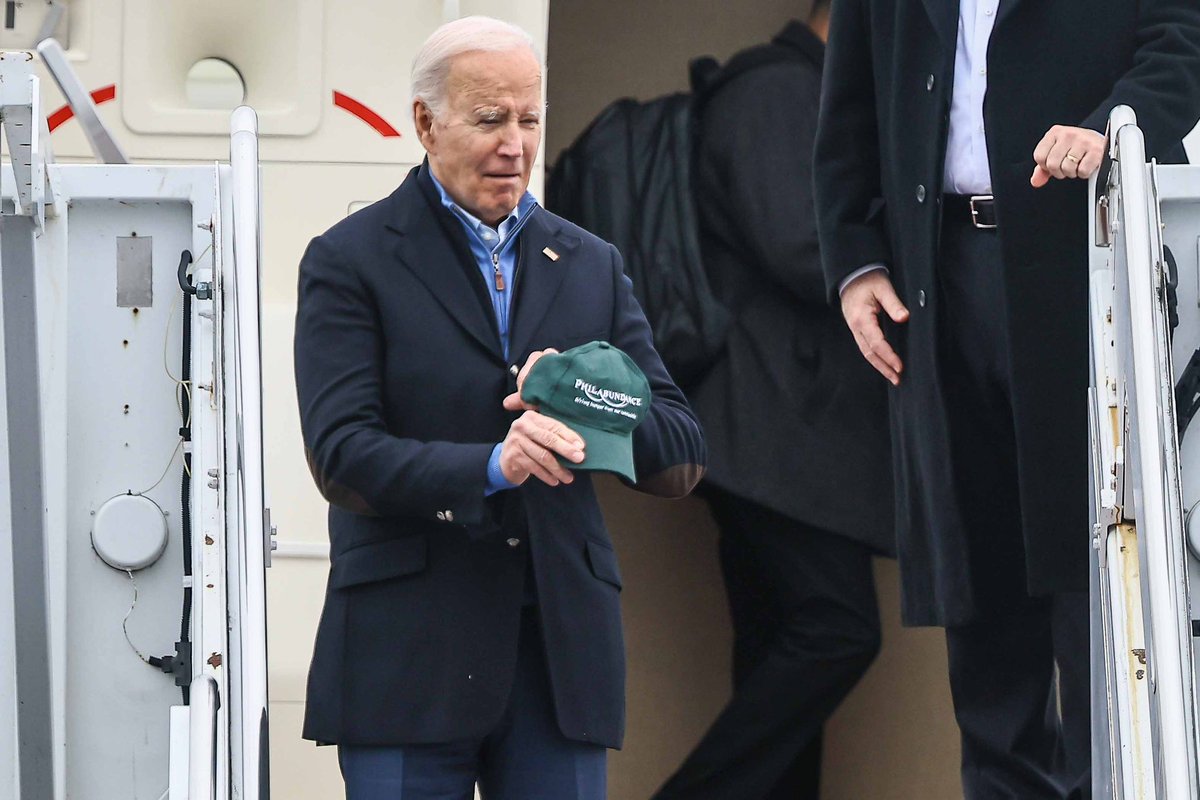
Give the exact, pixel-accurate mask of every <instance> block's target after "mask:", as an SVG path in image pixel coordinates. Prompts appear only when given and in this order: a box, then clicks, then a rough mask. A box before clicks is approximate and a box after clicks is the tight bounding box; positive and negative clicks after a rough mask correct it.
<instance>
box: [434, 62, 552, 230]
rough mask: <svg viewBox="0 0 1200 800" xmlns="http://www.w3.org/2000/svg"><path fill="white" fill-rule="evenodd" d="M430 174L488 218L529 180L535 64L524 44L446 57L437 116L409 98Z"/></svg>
mask: <svg viewBox="0 0 1200 800" xmlns="http://www.w3.org/2000/svg"><path fill="white" fill-rule="evenodd" d="M413 116H414V120H415V122H416V127H417V134H418V136H420V138H421V144H422V145H424V147H425V150H426V151H427V152H428V153H429V165H430V167H431V168H432V170H433V174H434V175H435V176H436V177H437V179H438V181H440V182H441V184H442V186H443V187H445V189H446V192H447V193H448V194H449V195H450V196H451V197H452V198H454V201H455V202H457V203H458V204H459V205H461V206H462V207H463V208H464V209H466V210H467V211H469V212H470V213H471V214H473V215H475V216H476V217H478V218H479V219H481V220H483V221H484V222H486V223H488V224H489V225H495V224H496V223H498V222H499V221H500V220H502V219H504V217H506V216H508V214H509V213H510V212H512V210H513V209H514V208H516V207H517V203H518V201H520V199H521V197H522V196H523V195H524V194H525V189H526V188H527V187H528V186H529V174H530V172H531V171H532V170H533V162H534V159H535V158H536V157H537V150H538V144H539V142H540V141H541V136H542V71H541V66H540V65H539V64H538V62H537V59H536V58H535V57H534V56H533V53H531V52H529V50H527V49H526V48H518V49H514V50H508V51H504V52H498V53H493V52H482V51H480V52H472V53H464V54H462V55H460V56H457V57H455V58H454V60H453V61H452V62H451V63H450V73H449V75H448V77H447V84H446V99H445V103H444V105H443V107H442V110H441V114H440V115H438V116H437V117H434V115H433V114H432V113H431V112H430V110H429V108H428V107H427V106H426V105H425V104H424V103H422V102H421V101H419V100H418V101H416V102H414V103H413Z"/></svg>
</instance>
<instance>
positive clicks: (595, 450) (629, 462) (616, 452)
mask: <svg viewBox="0 0 1200 800" xmlns="http://www.w3.org/2000/svg"><path fill="white" fill-rule="evenodd" d="M542 413H545V412H542ZM563 422H564V424H566V425H567V426H568V427H570V428H571V430H573V431H575V432H576V433H578V434H579V435H580V436H581V437H583V441H584V445H585V446H584V448H583V461H581V462H580V463H578V464H576V463H574V462H572V461H566V460H563V459H559V460H560V461H562V463H563V464H565V465H566V466H568V467H570V468H571V469H585V470H592V471H596V472H614V473H616V474H617V475H620V476H622V477H624V478H628V479H629V482H630V483H637V474H636V473H635V472H634V469H633V434H632V433H613V432H612V431H604V430H600V429H599V428H589V427H588V426H586V425H580V424H579V422H578V421H565V420H564V421H563Z"/></svg>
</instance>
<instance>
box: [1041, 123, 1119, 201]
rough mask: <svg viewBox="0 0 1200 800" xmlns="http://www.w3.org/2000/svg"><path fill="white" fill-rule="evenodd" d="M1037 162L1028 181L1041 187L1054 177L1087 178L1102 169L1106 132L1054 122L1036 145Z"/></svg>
mask: <svg viewBox="0 0 1200 800" xmlns="http://www.w3.org/2000/svg"><path fill="white" fill-rule="evenodd" d="M1033 160H1034V162H1036V164H1037V166H1035V167H1034V168H1033V175H1031V176H1030V178H1029V182H1030V183H1031V184H1032V185H1033V188H1035V189H1040V188H1041V187H1043V186H1045V185H1046V184H1047V183H1049V182H1050V179H1051V178H1058V179H1060V180H1061V179H1062V178H1082V179H1084V180H1087V179H1088V178H1090V177H1091V176H1092V173H1093V172H1095V171H1096V170H1098V169H1100V162H1101V161H1103V160H1104V134H1101V133H1097V132H1096V131H1094V130H1091V129H1090V128H1072V127H1070V126H1067V125H1055V126H1054V127H1053V128H1051V129H1050V130H1048V131H1046V135H1045V136H1043V137H1042V140H1041V141H1040V142H1038V146H1037V147H1035V148H1034V149H1033Z"/></svg>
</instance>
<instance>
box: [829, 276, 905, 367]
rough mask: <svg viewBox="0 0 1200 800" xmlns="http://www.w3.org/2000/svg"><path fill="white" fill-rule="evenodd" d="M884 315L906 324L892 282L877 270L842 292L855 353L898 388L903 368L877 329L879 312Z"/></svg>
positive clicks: (844, 310)
mask: <svg viewBox="0 0 1200 800" xmlns="http://www.w3.org/2000/svg"><path fill="white" fill-rule="evenodd" d="M880 311H885V312H887V315H888V316H889V317H891V318H892V321H893V322H897V323H901V322H907V321H908V309H907V308H905V307H904V304H903V303H901V302H900V298H899V297H897V296H896V290H895V288H893V287H892V281H891V278H889V277H888V274H887V272H886V271H885V270H882V269H877V270H872V271H871V272H867V273H865V274H863V275H860V276H858V277H857V278H855V279H854V280H852V281H851V282H850V284H849V285H848V286H846V288H845V290H844V291H843V292H842V316H844V317H845V318H846V324H847V325H849V326H850V331H851V332H852V333H853V334H854V341H856V342H858V349H859V350H861V351H862V354H863V357H864V358H866V359H867V361H869V362H870V363H871V366H872V367H874V368H875V369H877V370H878V371H879V374H880V375H882V376H883V377H885V378H887V379H888V380H889V381H891V382H892V385H893V386H899V385H900V373H901V372H902V371H903V370H904V364H903V363H902V362H901V361H900V356H898V355H896V351H895V350H893V349H892V346H891V345H890V344H888V340H887V339H886V338H885V337H884V335H883V328H881V327H879V312H880Z"/></svg>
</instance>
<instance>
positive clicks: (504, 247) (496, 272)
mask: <svg viewBox="0 0 1200 800" xmlns="http://www.w3.org/2000/svg"><path fill="white" fill-rule="evenodd" d="M429 177H430V178H432V179H433V185H434V186H435V187H437V191H438V195H439V196H440V197H441V198H442V205H444V206H445V207H446V208H448V209H450V213H452V214H453V215H454V217H455V218H456V219H457V220H458V221H459V222H460V223H462V226H463V230H464V231H466V234H467V244H468V245H470V247H471V255H472V256H474V257H475V263H476V264H477V265H478V266H479V271H480V272H482V273H483V279H484V284H485V285H486V286H487V290H488V295H489V296H490V297H491V298H492V311H493V312H494V313H495V314H496V327H497V328H498V329H499V331H500V344H501V347H503V349H504V358H505V359H507V358H508V314H509V310H510V309H511V308H512V293H513V279H514V278H515V277H516V272H517V238H518V235H519V234H520V232H521V229H522V228H523V227H525V223H526V222H528V221H529V218H530V217H531V216H533V214H534V213H535V210H536V209H537V207H538V204H537V199H536V198H535V197H534V196H533V195H532V194H530V193H529V192H525V194H524V196H522V197H521V200H520V201H519V202H518V203H517V207H516V208H514V209H513V210H512V213H511V214H509V215H508V216H507V217H505V218H504V219H502V220H501V221H500V224H499V225H497V226H496V227H495V228H493V227H492V226H490V225H488V224H486V223H485V222H483V221H482V220H480V219H479V218H477V217H475V216H474V215H472V214H471V213H470V212H469V211H467V210H466V209H464V208H463V207H462V206H460V205H459V204H458V203H456V202H455V201H454V199H453V198H452V197H450V195H449V194H447V193H446V189H445V187H444V186H442V184H441V182H440V181H438V179H437V177H436V176H434V174H433V172H432V170H431V171H430V173H429ZM497 278H499V280H497ZM500 287H503V288H500ZM503 444H504V443H503V442H500V443H498V444H497V445H496V446H495V447H493V448H492V455H491V458H489V459H488V466H487V487H486V488H485V489H484V494H485V495H490V494H495V493H496V492H499V491H502V490H504V489H513V488H516V486H515V484H512V483H509V482H508V480H507V479H506V478H505V477H504V473H503V472H502V471H501V470H500V449H501V446H502V445H503Z"/></svg>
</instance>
